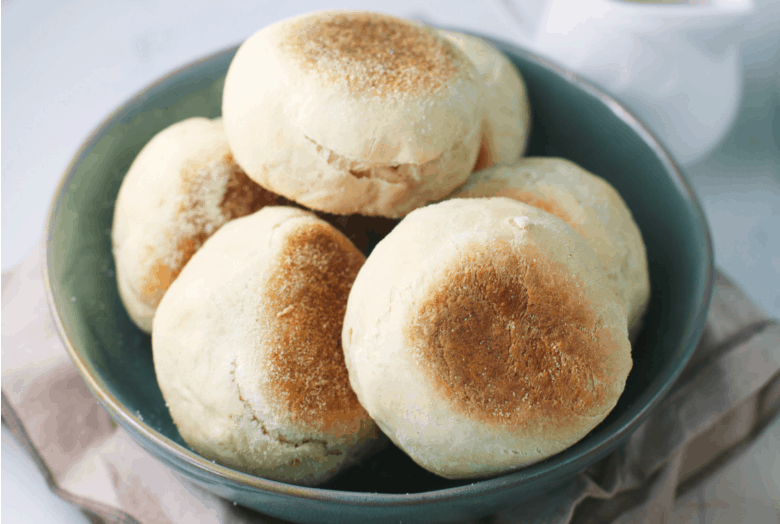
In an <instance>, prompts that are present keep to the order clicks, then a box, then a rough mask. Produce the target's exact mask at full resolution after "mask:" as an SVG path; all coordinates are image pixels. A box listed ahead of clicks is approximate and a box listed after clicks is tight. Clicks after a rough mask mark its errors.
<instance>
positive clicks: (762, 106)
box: [0, 0, 780, 523]
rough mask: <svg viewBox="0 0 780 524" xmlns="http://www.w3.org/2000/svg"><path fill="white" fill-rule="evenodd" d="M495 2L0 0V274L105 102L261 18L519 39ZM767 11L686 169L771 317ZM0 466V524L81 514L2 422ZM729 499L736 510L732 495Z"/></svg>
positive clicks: (758, 470)
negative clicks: (715, 129) (365, 12)
mask: <svg viewBox="0 0 780 524" xmlns="http://www.w3.org/2000/svg"><path fill="white" fill-rule="evenodd" d="M509 3H511V1H510V2H509ZM756 3H757V4H764V3H767V0H764V2H761V1H760V0H757V2H756ZM506 4H507V2H501V1H498V0H494V1H487V2H468V1H466V0H460V1H440V2H414V1H409V0H394V1H386V0H385V1H377V2H374V3H366V2H356V1H344V2H341V3H338V4H336V3H330V2H318V1H305V2H280V1H270V2H269V1H266V2H239V1H216V0H211V1H209V0H190V1H188V2H184V1H181V0H177V1H168V2H161V1H155V0H138V1H135V2H130V1H105V0H104V1H99V0H78V1H75V0H74V1H71V2H62V1H60V0H29V1H23V0H3V2H2V16H1V18H2V157H1V162H2V189H1V191H2V269H3V271H6V270H8V269H10V268H12V267H13V266H15V265H16V264H17V263H18V262H20V261H21V260H22V259H23V258H24V256H25V255H26V254H27V252H28V251H29V250H30V249H31V248H32V247H33V245H34V244H35V242H37V241H38V239H39V238H40V237H41V235H42V232H43V228H44V222H45V220H46V217H47V215H48V208H49V204H50V202H51V200H52V198H53V196H54V192H55V190H56V188H57V185H58V182H59V180H60V178H61V176H62V175H63V173H64V171H65V169H66V168H67V166H68V164H69V162H70V160H71V157H72V156H73V155H74V153H75V152H76V151H77V149H78V148H79V146H80V144H81V143H82V142H83V141H84V140H85V139H86V138H87V137H88V135H89V134H90V132H91V131H92V130H93V129H94V128H95V127H97V125H98V124H99V123H100V122H101V121H102V120H103V119H104V118H105V117H106V116H107V115H108V114H109V113H110V112H112V111H113V110H114V109H115V108H116V107H118V106H119V105H120V104H121V103H123V102H124V101H125V100H126V99H127V98H129V97H130V96H131V95H133V94H134V93H135V92H136V91H138V90H139V89H141V88H142V87H144V86H145V85H147V84H149V83H150V82H152V81H154V80H155V79H156V78H157V77H159V76H161V75H163V74H165V73H167V72H168V71H170V70H171V69H173V68H175V67H178V66H180V65H183V64H185V63H187V62H189V61H191V60H193V59H196V58H198V57H200V56H202V55H205V54H208V53H210V52H213V51H215V50H219V49H222V48H225V47H227V46H230V45H233V44H236V43H239V42H240V41H242V40H243V39H245V38H246V37H248V36H249V35H250V34H252V33H253V32H255V31H256V30H257V29H259V28H260V27H262V26H264V25H267V24H268V23H270V22H273V21H276V20H279V19H282V18H286V17H288V16H291V15H294V14H297V13H300V12H305V11H310V10H313V9H322V8H329V7H343V8H366V7H370V8H372V9H376V10H382V11H385V12H389V13H392V14H397V15H401V16H407V17H416V18H422V19H424V20H426V21H429V22H433V23H436V24H440V25H447V26H453V27H463V28H469V29H472V30H475V31H478V32H482V33H485V34H490V35H494V36H497V37H500V38H502V39H505V40H509V41H516V42H519V43H522V42H523V37H522V34H521V33H519V32H518V23H517V22H516V21H514V20H513V19H512V18H511V17H510V14H509V10H508V9H507V6H506ZM771 15H772V16H768V17H767V16H760V17H756V18H755V19H754V20H752V21H751V22H750V23H751V24H753V25H752V26H751V27H752V28H753V31H752V33H751V34H752V35H753V37H752V38H750V39H748V40H745V41H742V42H739V43H738V44H739V49H740V57H741V68H742V74H743V86H744V93H743V94H744V96H743V101H742V105H741V109H740V113H739V117H738V119H737V121H736V123H735V125H734V127H733V128H732V130H731V132H730V133H729V135H728V137H727V138H726V139H725V140H724V141H723V143H722V144H720V146H719V147H718V148H717V149H716V150H715V152H714V153H713V154H711V155H709V156H708V157H707V158H705V159H703V160H701V161H698V162H697V163H696V164H693V165H687V166H684V168H685V171H686V172H687V174H688V175H689V178H690V180H691V182H692V185H693V186H694V189H695V192H696V193H697V195H698V197H699V198H700V200H701V203H702V205H703V207H704V210H705V213H706V215H707V218H708V220H709V223H710V226H711V229H712V236H713V241H714V247H715V258H716V264H717V266H718V267H719V268H720V269H721V270H723V271H724V272H725V273H726V274H727V275H728V276H729V277H731V278H732V279H733V280H734V281H735V282H736V283H737V284H739V285H740V286H742V287H743V289H744V290H745V291H746V292H747V294H748V295H749V296H750V297H752V298H753V299H754V300H755V301H756V302H757V303H758V304H759V305H760V306H761V307H762V308H763V309H764V310H765V311H766V312H767V313H769V314H770V315H771V316H773V317H780V82H779V81H778V79H780V60H779V59H778V56H780V37H776V35H775V37H768V36H767V35H769V34H770V33H771V31H773V30H774V29H777V30H778V33H777V34H780V19H778V17H777V16H775V15H777V10H774V11H773V13H771ZM656 132H657V133H658V134H659V137H660V138H661V140H672V139H673V137H670V136H664V134H663V133H662V132H658V130H656ZM759 448H760V449H761V450H763V452H762V455H763V456H769V457H771V456H774V457H777V455H778V453H780V425H778V424H775V425H774V427H773V428H771V429H770V430H768V431H767V432H766V433H765V434H764V435H763V437H762V440H761V441H760V444H759ZM767 453H768V455H767ZM0 464H1V467H2V479H3V482H2V518H3V520H4V521H5V522H7V523H16V522H52V523H83V522H87V520H86V518H85V517H84V516H83V515H82V514H81V513H80V512H79V511H78V510H76V509H75V508H72V507H70V506H69V505H68V504H67V503H65V502H63V501H61V500H60V499H59V498H57V497H56V496H54V495H53V494H51V493H50V492H49V490H48V488H47V487H46V485H45V484H44V482H43V479H42V477H41V476H40V475H39V474H38V472H37V471H36V470H35V469H34V468H33V466H32V464H31V462H30V461H29V460H28V459H27V458H26V457H25V455H24V454H23V452H22V451H21V449H20V448H19V445H18V443H17V442H15V440H14V439H13V437H12V436H10V434H9V432H8V431H7V430H6V428H5V427H3V431H2V458H1V459H0ZM773 464H774V466H773ZM776 466H777V462H776V461H775V462H774V463H773V462H772V461H771V460H770V461H768V462H767V461H766V460H759V457H758V455H756V456H748V457H746V458H745V459H744V460H742V461H740V462H739V463H737V464H735V465H734V466H732V468H731V469H732V470H733V471H730V472H729V474H730V475H733V476H734V478H741V477H744V476H745V475H750V476H753V475H758V477H757V478H762V476H763V478H764V479H774V485H773V486H769V487H768V488H766V489H764V490H761V495H760V496H759V497H760V498H761V499H762V500H765V501H766V504H768V505H774V506H775V507H777V500H779V499H780V491H779V490H778V487H777V484H778V482H777V480H778V473H777V472H776V471H775V472H773V471H772V467H776ZM767 468H768V469H767ZM730 496H731V497H732V499H731V500H734V501H735V504H737V505H739V504H741V502H740V497H741V496H743V494H741V493H732V494H731V495H730ZM751 496H756V495H755V493H753V495H751ZM734 515H735V516H739V515H740V513H739V510H738V509H737V511H735V513H734ZM724 522H726V521H724Z"/></svg>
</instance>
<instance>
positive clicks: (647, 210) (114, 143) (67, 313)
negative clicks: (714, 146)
mask: <svg viewBox="0 0 780 524" xmlns="http://www.w3.org/2000/svg"><path fill="white" fill-rule="evenodd" d="M493 43H494V44H495V45H496V46H497V47H498V48H499V49H501V50H502V51H503V52H504V53H506V55H507V56H509V57H510V58H511V59H512V60H513V61H514V63H515V64H516V65H517V66H518V68H519V69H520V70H521V71H522V73H523V75H524V77H525V80H526V82H527V87H528V94H529V97H530V100H531V104H532V108H533V124H532V126H533V128H532V135H531V140H530V147H529V150H528V155H529V156H531V155H533V156H559V157H564V158H567V159H569V160H572V161H574V162H576V163H578V164H580V165H582V166H583V167H585V168H586V169H588V170H590V171H592V172H593V173H596V174H598V175H600V176H602V177H604V178H606V179H607V180H608V181H609V182H610V183H612V185H613V186H615V188H616V189H617V190H618V191H619V192H620V194H621V195H622V196H623V198H624V199H625V201H626V202H627V204H628V206H629V207H630V209H631V211H632V212H633V214H634V217H635V218H636V221H637V223H638V224H639V227H640V228H641V230H642V234H643V235H644V239H645V242H646V245H647V252H648V257H649V265H650V277H651V280H652V299H651V302H650V308H649V312H648V314H647V317H646V320H645V329H644V332H643V333H642V334H641V335H640V338H639V340H638V341H637V343H636V344H635V346H634V348H633V358H634V366H633V370H632V371H631V374H630V376H629V377H628V382H627V384H626V389H625V392H624V393H623V395H622V397H621V398H620V401H619V402H618V404H617V406H616V407H615V409H614V410H613V411H612V413H611V414H610V415H609V417H608V418H607V419H606V420H604V421H603V422H602V423H601V424H600V425H599V426H598V427H597V428H595V429H594V430H593V431H592V432H591V433H589V434H588V435H587V436H586V437H585V438H584V439H583V440H581V441H580V442H578V443H577V444H576V445H574V446H572V447H571V448H569V449H568V450H566V451H564V452H562V453H560V454H558V455H555V456H554V457H551V458H549V459H548V460H545V461H543V462H541V463H538V464H535V465H533V466H530V467H527V468H525V469H522V470H520V471H516V472H514V473H510V474H506V475H504V476H501V477H498V478H494V479H490V480H482V481H477V482H473V483H472V482H469V481H449V480H445V479H441V478H438V477H436V476H434V475H432V474H429V473H427V472H425V471H424V470H422V469H421V468H419V467H418V466H416V465H415V464H414V463H413V462H412V461H411V460H410V459H408V458H407V457H406V456H405V455H404V454H403V453H402V452H400V451H399V450H398V449H396V448H394V447H390V448H388V449H386V450H385V451H383V452H382V453H380V454H378V455H377V456H375V457H374V458H373V459H371V460H369V461H367V462H366V463H364V464H363V465H361V466H360V467H355V468H353V469H352V470H349V471H348V472H346V473H345V474H344V475H343V476H342V477H340V478H339V479H337V480H336V481H334V482H332V483H331V484H330V485H327V486H325V487H321V488H303V487H297V486H292V485H288V484H284V483H280V482H273V481H270V480H265V479H262V478H257V477H253V476H251V475H247V474H244V473H240V472H237V471H234V470H231V469H229V468H226V467H222V466H220V465H217V464H213V463H212V462H210V461H208V460H205V459H204V458H202V457H200V456H199V455H197V454H196V453H194V452H192V451H191V450H190V449H188V447H187V445H186V444H185V443H184V441H183V440H182V439H181V437H180V436H179V434H178V432H177V431H176V427H175V426H174V424H173V422H172V420H171V418H170V416H169V414H168V411H167V409H166V407H165V402H164V401H163V397H162V395H161V393H160V390H159V388H158V386H157V382H156V379H155V373H154V367H153V365H152V352H151V343H150V337H149V336H147V335H145V334H143V333H141V332H140V331H139V330H138V329H137V328H136V327H135V325H134V324H133V323H132V322H131V321H130V319H129V317H128V316H127V314H126V313H125V310H124V308H123V306H122V303H121V301H120V298H119V294H118V290H117V284H116V280H115V276H114V260H113V257H112V254H111V222H112V217H113V211H114V201H115V198H116V195H117V192H118V190H119V186H120V184H121V183H122V178H123V176H124V174H125V172H126V171H127V169H128V167H129V166H130V164H131V162H132V161H133V159H134V158H135V156H136V154H137V153H138V152H139V151H140V149H141V148H142V147H143V146H144V144H146V142H147V141H149V139H151V138H152V136H153V135H154V134H155V133H157V132H158V131H160V130H162V129H163V128H165V127H166V126H168V125H170V124H172V123H174V122H177V121H179V120H182V119H184V118H188V117H192V116H206V117H216V116H219V115H220V113H221V100H222V85H223V80H224V75H225V73H226V71H227V68H228V65H229V64H230V61H231V59H232V57H233V55H234V53H235V50H236V49H235V48H233V49H229V50H226V51H223V52H221V53H217V54H214V55H211V56H209V57H206V58H204V59H202V60H199V61H197V62H195V63H192V64H190V65H188V66H185V67H183V68H181V69H179V70H177V71H175V72H173V73H171V74H169V75H168V76H166V77H164V78H161V79H160V80H159V81H157V82H155V83H154V84H152V85H151V86H149V87H148V88H146V89H145V90H143V91H142V92H141V93H139V94H138V95H137V96H135V97H134V98H133V99H131V100H130V101H129V102H127V103H126V104H125V105H123V106H122V107H121V108H119V109H118V110H117V111H116V112H114V114H113V115H111V116H110V117H108V119H107V120H106V121H105V122H104V123H103V124H102V125H101V126H100V127H99V128H98V129H97V130H96V131H95V132H94V133H93V134H92V136H91V137H90V138H89V140H88V141H87V142H86V143H85V144H84V146H83V147H82V148H81V150H80V151H79V152H78V154H77V155H76V157H75V159H74V160H73V163H72V164H71V166H70V169H69V170H68V172H67V173H66V174H65V176H64V178H63V180H62V183H61V185H60V188H59V191H58V193H57V195H56V197H55V200H54V202H53V204H52V210H51V215H50V217H49V222H48V232H47V244H46V275H45V277H46V282H47V287H48V293H49V301H50V305H51V309H52V311H53V313H54V317H55V318H56V321H57V323H58V327H59V330H60V334H61V336H62V339H63V341H64V343H65V345H66V346H67V348H68V350H69V351H70V354H71V356H72V358H73V360H74V361H75V363H76V365H77V366H78V368H79V370H80V372H81V374H82V375H83V376H84V379H85V380H86V382H87V384H88V385H89V387H90V388H91V390H92V392H93V393H94V394H95V396H96V397H97V398H98V399H99V401H100V402H101V404H102V405H103V406H104V407H105V409H106V410H107V411H108V412H109V413H110V414H111V416H112V417H113V418H114V420H115V421H116V422H117V423H118V424H119V425H120V426H121V427H123V428H124V429H125V430H126V431H127V432H128V433H129V434H130V435H131V436H132V437H133V438H134V439H135V440H136V441H137V442H138V443H139V444H140V445H141V446H143V447H144V448H145V449H146V450H148V451H149V453H151V454H152V455H153V456H155V457H157V458H158V459H159V460H160V461H162V462H163V463H165V464H166V465H167V466H169V467H170V468H172V469H173V470H174V471H176V472H178V473H179V474H181V476H183V477H184V478H186V479H188V480H189V481H191V482H193V483H195V484H197V485H199V486H201V487H203V488H205V489H206V490H209V491H211V492H213V493H216V494H218V495H220V496H223V497H225V498H227V499H229V500H231V501H235V502H237V503H238V504H241V505H243V506H246V507H249V508H253V509H256V510H258V511H260V512H262V513H265V514H269V515H273V516H277V517H281V518H284V519H287V520H291V521H296V522H318V523H323V522H360V523H363V522H384V521H387V522H399V521H402V522H404V523H409V522H439V521H449V520H461V519H465V518H473V517H477V516H480V515H486V514H489V513H493V512H496V511H499V510H501V509H504V508H507V507H509V506H512V505H517V504H520V503H522V502H523V501H524V500H528V499H530V498H531V497H533V496H534V495H537V494H539V493H540V492H542V491H546V490H551V489H554V488H555V487H557V486H560V485H561V484H562V483H564V482H566V481H567V479H569V478H571V477H572V476H573V475H574V474H576V473H577V472H580V471H582V470H583V469H585V468H586V467H588V466H590V465H592V464H593V463H594V462H596V461H597V460H599V459H600V458H602V457H604V456H605V455H606V454H608V453H609V452H610V451H612V450H614V449H615V448H616V446H618V445H619V444H620V443H621V442H622V441H624V440H625V438H626V437H627V436H628V435H629V434H630V433H631V431H632V430H634V429H635V428H636V427H637V425H638V424H639V423H641V422H642V420H643V419H645V417H646V416H647V415H648V413H649V412H650V410H652V408H653V407H654V406H655V405H657V404H658V402H659V400H660V399H661V398H662V396H663V395H664V393H665V392H666V391H667V390H668V389H669V387H670V386H671V384H672V382H673V381H674V380H675V378H676V377H677V376H678V375H679V373H680V371H681V370H682V369H683V366H684V365H685V363H686V362H687V360H688V359H689V357H690V356H691V353H692V352H693V350H694V346H695V345H696V342H697V340H698V338H699V335H700V333H701V331H702V329H703V326H704V320H705V316H706V313H707V308H708V306H709V301H710V293H711V288H712V278H713V271H712V248H711V243H710V238H709V233H708V229H707V225H706V222H705V219H704V215H703V214H702V211H701V208H700V206H699V204H698V203H697V202H696V199H695V197H694V195H693V192H692V191H691V188H690V186H689V184H688V182H687V181H686V180H685V177H684V176H683V175H682V174H681V173H680V171H679V169H678V168H677V167H676V166H675V164H674V162H673V161H672V160H671V159H670V157H669V155H668V154H667V153H666V152H665V151H664V149H663V147H661V145H660V144H659V142H658V141H657V140H656V139H655V138H654V137H653V136H652V135H651V134H650V132H648V130H647V129H646V128H645V127H644V126H643V125H642V124H641V123H640V122H638V121H637V120H636V119H635V118H634V117H633V116H632V115H631V114H630V113H629V112H628V111H626V110H625V109H624V108H623V107H622V106H621V105H620V104H618V103H617V102H616V101H615V100H613V99H611V98H610V97H609V96H607V95H605V94H604V93H602V92H600V91H599V90H598V89H596V88H595V87H593V86H592V85H590V84H588V83H587V82H585V81H583V80H582V79H581V78H579V77H578V76H577V75H575V74H572V73H570V72H567V71H564V70H562V69H561V68H559V67H557V66H554V65H552V64H550V63H548V62H546V61H544V60H542V59H540V58H538V57H535V56H534V55H532V54H530V53H527V52H525V51H523V50H521V49H519V48H517V47H514V46H512V45H509V44H505V43H502V42H496V41H494V42H493Z"/></svg>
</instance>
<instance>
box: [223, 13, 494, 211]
mask: <svg viewBox="0 0 780 524" xmlns="http://www.w3.org/2000/svg"><path fill="white" fill-rule="evenodd" d="M481 94H482V82H481V79H480V77H479V75H478V73H477V71H476V69H475V66H474V65H473V64H472V62H471V60H469V58H468V57H467V56H466V55H465V54H464V53H463V51H461V50H460V49H459V48H458V47H457V46H456V45H454V44H453V43H452V42H450V41H449V40H448V39H446V38H444V37H442V36H441V35H439V33H438V32H436V30H434V29H432V28H427V27H424V26H421V25H419V24H416V23H414V22H411V21H408V20H402V19H399V18H395V17H392V16H388V15H383V14H379V13H372V12H363V11H322V12H315V13H309V14H305V15H301V16H298V17H295V18H291V19H287V20H283V21H281V22H277V23H275V24H272V25H270V26H268V27H266V28H264V29H262V30H260V31H259V32H257V33H256V34H254V35H253V36H252V37H250V38H249V39H247V40H246V41H245V42H244V43H243V44H242V45H241V47H240V48H239V50H238V52H237V53H236V56H235V58H234V59H233V61H232V62H231V64H230V68H229V70H228V73H227V77H226V80H225V90H224V97H223V103H222V113H223V117H224V119H225V129H226V131H227V136H228V141H229V143H230V147H231V149H232V150H233V153H234V154H235V158H236V161H237V162H238V164H239V165H240V166H241V167H242V168H243V169H244V170H245V171H246V173H247V174H248V175H249V177H250V178H252V179H253V180H255V181H256V182H258V183H259V184H260V185H262V186H263V187H266V188H268V189H269V190H271V191H274V192H276V193H278V194H280V195H283V196H285V197H287V198H289V199H291V200H294V201H296V202H298V203H300V204H302V205H304V206H306V207H308V208H311V209H314V210H318V211H325V212H328V213H333V214H341V215H348V214H355V213H358V214H362V215H381V216H386V217H390V218H398V217H401V216H403V215H405V214H406V213H408V212H409V211H411V210H412V209H415V208H417V207H420V206H423V205H425V204H426V203H428V202H431V201H435V200H438V199H440V198H442V197H444V196H446V195H447V194H448V193H450V192H451V191H452V190H453V189H455V187H457V186H458V185H460V184H462V183H463V181H464V180H465V179H466V177H467V176H468V175H469V173H470V172H471V171H472V168H473V166H474V164H475V161H476V158H477V154H478V150H479V146H480V141H481V136H482V134H481V133H482V127H481V126H482V116H483V109H482V107H481V105H480V103H479V102H480V100H481Z"/></svg>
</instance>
